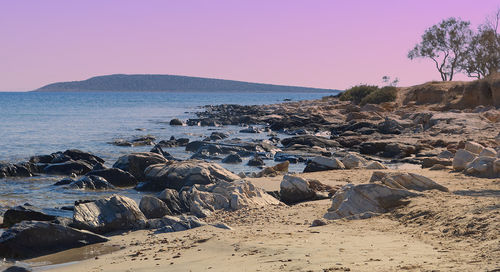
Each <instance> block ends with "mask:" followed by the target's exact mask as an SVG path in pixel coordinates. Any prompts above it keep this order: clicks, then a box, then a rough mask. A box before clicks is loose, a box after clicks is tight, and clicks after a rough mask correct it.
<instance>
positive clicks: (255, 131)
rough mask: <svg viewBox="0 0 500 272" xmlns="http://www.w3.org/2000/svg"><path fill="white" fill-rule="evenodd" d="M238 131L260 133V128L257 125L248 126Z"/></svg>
mask: <svg viewBox="0 0 500 272" xmlns="http://www.w3.org/2000/svg"><path fill="white" fill-rule="evenodd" d="M240 133H260V129H259V128H257V127H253V126H249V127H247V128H245V129H242V130H240Z"/></svg>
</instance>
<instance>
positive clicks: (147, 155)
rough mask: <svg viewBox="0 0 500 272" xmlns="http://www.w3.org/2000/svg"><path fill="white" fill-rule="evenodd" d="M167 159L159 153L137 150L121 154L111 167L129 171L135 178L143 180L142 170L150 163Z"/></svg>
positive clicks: (162, 161) (163, 161)
mask: <svg viewBox="0 0 500 272" xmlns="http://www.w3.org/2000/svg"><path fill="white" fill-rule="evenodd" d="M166 162H167V160H166V159H165V158H164V157H163V156H162V155H159V154H156V153H152V152H137V153H131V154H129V155H125V156H121V157H120V158H118V160H117V161H116V162H115V164H113V168H119V169H121V170H123V171H126V172H129V173H130V174H132V175H133V176H134V177H135V178H136V179H137V180H139V181H142V180H144V178H145V176H144V170H146V168H147V167H148V166H150V165H153V164H159V163H166Z"/></svg>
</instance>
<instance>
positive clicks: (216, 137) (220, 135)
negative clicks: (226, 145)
mask: <svg viewBox="0 0 500 272" xmlns="http://www.w3.org/2000/svg"><path fill="white" fill-rule="evenodd" d="M228 137H229V135H228V134H227V133H224V132H218V131H214V132H212V134H210V140H212V141H218V140H222V139H226V138H228Z"/></svg>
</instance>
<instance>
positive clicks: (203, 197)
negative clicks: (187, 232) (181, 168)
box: [180, 180, 280, 217]
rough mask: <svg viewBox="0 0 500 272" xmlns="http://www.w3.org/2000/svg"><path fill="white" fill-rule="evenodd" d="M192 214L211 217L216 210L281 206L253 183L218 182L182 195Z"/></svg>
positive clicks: (186, 190) (200, 186) (182, 192)
mask: <svg viewBox="0 0 500 272" xmlns="http://www.w3.org/2000/svg"><path fill="white" fill-rule="evenodd" d="M180 195H181V199H182V201H183V202H184V203H186V204H187V206H189V209H190V211H191V213H193V214H194V215H196V216H198V217H206V216H209V215H210V214H211V213H212V212H214V211H216V210H222V209H223V210H239V209H242V208H258V207H262V206H265V205H276V204H279V203H280V202H279V200H277V199H276V198H274V197H273V196H271V195H269V194H268V193H266V192H265V191H264V190H262V189H260V188H257V187H255V186H254V185H253V184H252V183H251V182H248V181H244V180H240V181H234V182H225V181H217V182H216V183H214V184H209V185H194V186H192V187H190V188H189V189H185V190H183V191H181V193H180Z"/></svg>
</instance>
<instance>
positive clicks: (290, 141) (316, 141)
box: [281, 135, 340, 148]
mask: <svg viewBox="0 0 500 272" xmlns="http://www.w3.org/2000/svg"><path fill="white" fill-rule="evenodd" d="M281 144H282V145H283V146H284V147H285V148H286V147H290V146H292V145H296V144H299V145H307V146H309V147H314V146H318V147H323V148H328V147H339V146H340V145H339V143H338V142H337V141H335V140H331V139H328V138H325V137H320V136H312V135H302V136H295V137H291V138H285V139H283V140H281Z"/></svg>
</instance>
